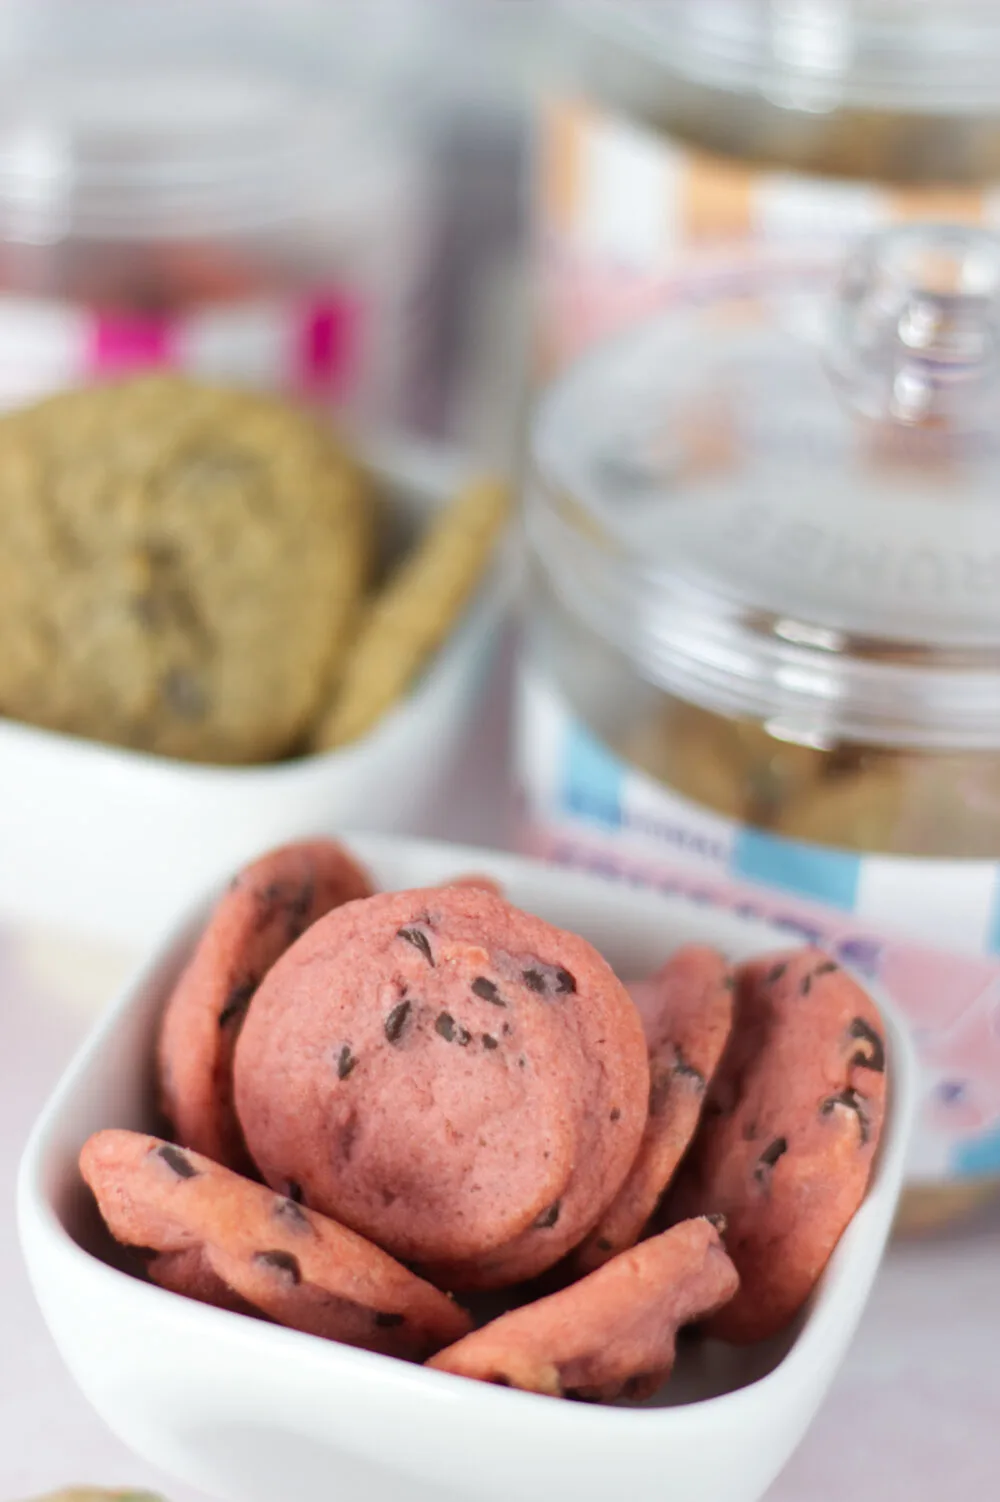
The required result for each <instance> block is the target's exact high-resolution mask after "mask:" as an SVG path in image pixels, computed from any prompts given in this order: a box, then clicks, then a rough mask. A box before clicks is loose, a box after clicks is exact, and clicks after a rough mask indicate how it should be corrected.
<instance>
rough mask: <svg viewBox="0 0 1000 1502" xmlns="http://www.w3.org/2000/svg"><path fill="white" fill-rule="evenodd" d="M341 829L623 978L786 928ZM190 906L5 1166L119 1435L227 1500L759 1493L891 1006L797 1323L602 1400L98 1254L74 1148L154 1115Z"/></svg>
mask: <svg viewBox="0 0 1000 1502" xmlns="http://www.w3.org/2000/svg"><path fill="white" fill-rule="evenodd" d="M351 845H352V848H353V849H355V850H356V851H357V852H358V853H359V854H360V855H361V857H362V858H363V859H365V860H367V861H368V863H369V864H370V866H371V867H372V869H373V871H374V873H375V875H376V877H377V879H378V880H379V882H380V883H381V884H382V885H383V886H384V887H396V888H406V887H411V886H424V885H433V884H435V883H439V882H440V881H442V880H444V879H446V878H448V877H451V876H455V875H457V874H459V873H461V872H463V871H464V872H468V871H470V870H476V871H485V872H489V873H491V874H493V875H495V876H496V877H497V878H498V879H499V880H500V881H502V882H503V883H504V886H505V888H506V890H507V892H508V895H509V896H510V897H511V899H512V900H513V901H514V902H516V903H518V904H519V905H520V906H523V907H525V908H527V909H529V910H532V911H534V912H537V913H538V914H540V915H541V916H543V917H545V918H547V919H549V920H550V921H552V922H555V923H557V924H559V925H561V926H564V927H567V928H572V929H576V930H577V931H579V932H581V933H582V934H584V935H585V936H586V937H587V938H589V939H590V940H591V941H592V942H593V943H595V944H596V945H597V947H598V948H599V949H601V950H602V952H603V953H604V954H605V955H606V956H607V958H608V959H609V960H610V962H611V963H612V964H613V965H614V966H615V967H616V969H618V971H619V973H621V974H622V975H623V976H624V977H625V978H626V979H629V978H635V977H637V976H641V975H643V974H647V973H649V972H650V971H651V970H652V969H653V968H654V967H655V966H656V965H658V964H659V963H661V962H662V960H663V959H664V958H665V956H666V955H667V954H668V953H669V952H670V950H671V949H673V948H674V947H675V946H676V945H678V944H680V943H682V942H684V941H687V940H700V941H704V942H708V943H713V944H715V945H717V946H719V947H720V948H721V949H723V950H724V951H725V952H727V953H728V954H729V955H730V956H731V957H732V958H734V959H739V958H745V957H747V956H748V955H751V954H754V953H759V952H761V951H762V950H767V949H773V948H775V947H777V946H778V945H779V944H780V943H781V940H780V938H779V937H778V936H776V935H775V934H774V933H773V932H772V931H770V930H768V929H766V928H763V927H760V926H758V925H755V924H750V923H748V922H746V921H745V920H742V919H739V918H735V917H733V916H732V915H730V914H727V913H722V912H716V911H712V910H709V909H706V908H703V907H700V906H696V905H694V904H691V903H689V902H687V901H686V900H678V899H674V898H671V899H667V898H663V897H660V896H658V895H656V894H654V893H644V892H636V891H632V890H630V889H627V888H623V887H618V886H613V885H610V884H607V883H605V882H603V881H601V880H598V879H596V878H594V877H590V876H582V875H575V874H567V873H566V872H563V871H561V870H558V869H554V868H549V867H545V866H541V865H537V864H534V863H530V862H527V861H520V860H517V859H514V858H511V857H505V856H498V855H490V854H486V853H484V852H481V851H469V850H464V849H461V848H457V847H448V846H443V845H428V844H421V843H416V842H412V843H410V842H405V841H399V840H386V839H379V838H369V837H366V838H363V839H356V840H352V841H351ZM206 910H207V909H206V903H205V902H201V903H199V904H198V907H197V909H196V910H195V912H194V913H193V914H192V915H191V916H190V917H189V918H188V920H187V921H186V922H185V923H184V925H183V926H182V928H181V929H180V930H179V932H178V933H177V934H176V935H175V936H174V937H173V938H172V939H171V940H170V941H169V942H167V943H166V944H165V945H164V946H163V947H162V948H161V950H160V951H159V952H158V953H157V954H156V955H155V956H154V957H153V959H152V960H151V961H150V963H149V964H147V965H146V966H145V967H144V968H143V970H142V971H141V972H140V973H139V974H138V975H137V977H136V978H135V979H134V980H133V981H132V982H131V984H130V985H128V986H127V987H126V989H125V991H124V993H123V995H122V996H121V997H120V998H119V1000H118V1001H117V1003H116V1004H115V1005H114V1007H113V1008H112V1009H111V1010H110V1011H109V1012H108V1014H107V1015H106V1017H105V1018H104V1020H103V1021H102V1023H101V1024H100V1025H99V1026H98V1027H97V1028H96V1029H95V1030H94V1032H93V1033H92V1035H91V1037H90V1039H89V1041H88V1042H87V1043H86V1044H85V1045H84V1047H83V1048H82V1050H81V1052H80V1054H79V1056H78V1058H77V1059H76V1061H75V1062H74V1063H73V1064H72V1065H71V1067H70V1069H69V1071H68V1073H67V1074H66V1076H65V1077H64V1079H63V1081H62V1083H61V1084H60V1085H59V1087H58V1088H57V1090H56V1092H55V1094H54V1096H53V1097H52V1100H51V1101H50V1103H49V1104H48V1106H47V1107H46V1109H45V1111H44V1113H43V1115H42V1117H41V1119H40V1121H39V1122H38V1124H37V1126H36V1128H35V1130H34V1132H33V1134H32V1137H31V1140H30V1142H29V1144H28V1147H27V1148H26V1150H25V1155H24V1158H23V1161H22V1165H21V1172H20V1180H19V1188H18V1207H19V1220H20V1232H21V1241H22V1246H23V1249H24V1254H25V1258H26V1260H27V1264H28V1269H29V1272H30V1275H31V1279H32V1283H33V1285H34V1289H35V1292H36V1295H37V1297H38V1300H39V1302H40V1304H41V1307H42V1310H43V1313H44V1315H45V1318H46V1320H47V1321H48V1324H49V1328H50V1329H51V1331H52V1334H53V1335H54V1337H55V1340H56V1342H57V1344H58V1346H59V1348H60V1351H61V1352H62V1355H63V1357H64V1359H65V1361H66V1363H67V1365H68V1366H69V1368H70V1370H71V1371H72V1373H73V1375H74V1376H75V1378H76V1380H77V1382H78V1383H79V1385H80V1386H81V1388H82V1389H83V1391H84V1392H85V1394H86V1395H87V1397H88V1398H89V1399H90V1401H91V1403H92V1404H93V1406H94V1407H95V1408H96V1409H97V1411H98V1412H99V1413H100V1414H101V1416H102V1417H103V1418H104V1419H105V1420H106V1422H107V1423H108V1424H109V1426H110V1427H111V1428H112V1429H113V1430H114V1431H115V1432H116V1433H117V1434H118V1435H119V1437H120V1438H121V1439H122V1440H123V1441H124V1442H125V1443H126V1444H127V1445H129V1446H131V1448H132V1449H134V1450H135V1451H137V1452H138V1453H139V1454H140V1455H142V1456H144V1457H145V1458H146V1459H148V1460H149V1461H151V1462H153V1463H154V1464H156V1465H158V1466H160V1467H162V1468H163V1469H164V1470H166V1471H169V1472H172V1473H174V1474H176V1475H177V1476H179V1477H181V1478H183V1479H184V1480H186V1481H187V1482H189V1483H190V1484H192V1485H194V1486H198V1487H201V1488H202V1489H203V1490H205V1491H207V1492H209V1493H211V1494H215V1495H218V1496H219V1497H223V1498H229V1499H232V1502H293V1499H295V1502H298V1499H303V1502H327V1499H331V1502H332V1499H334V1498H336V1499H338V1502H362V1499H363V1502H459V1499H475V1502H514V1499H516V1502H557V1499H561V1498H564V1497H572V1498H573V1502H607V1499H608V1498H610V1497H615V1496H622V1497H627V1498H629V1502H654V1499H655V1502H662V1499H663V1498H675V1499H676V1502H756V1499H758V1498H759V1497H761V1495H762V1494H763V1493H764V1492H765V1491H766V1489H767V1487H768V1486H769V1485H770V1483H771V1481H772V1480H773V1478H774V1477H775V1476H776V1475H777V1473H778V1472H779V1471H780V1470H781V1468H782V1466H783V1465H784V1464H785V1462H786V1461H787V1460H788V1458H789V1456H790V1455H791V1453H792V1451H793V1450H794V1449H795V1447H796V1445H797V1444H798V1443H799V1440H800V1439H801V1438H802V1435H803V1434H804V1432H805V1430H806V1428H807V1426H808V1424H809V1423H810V1421H811V1419H812V1417H813V1415H814V1414H815V1412H816V1409H817V1408H818V1407H819V1404H820V1403H821V1401H822V1399H823V1396H824V1394H825V1393H826V1390H827V1388H828V1386H829V1385H830V1382H831V1381H832V1379H833V1376H834V1374H835V1373H836V1371H837V1368H838V1366H839V1365H840V1362H841V1360H842V1358H843V1356H844V1353H845V1351H846V1348H847V1346H848V1344H849V1342H850V1340H851V1337H852V1335H853V1333H854V1330H855V1327H856V1325H857V1322H858V1320H859V1319H860V1317H861V1315H862V1312H863V1310H864V1306H865V1303H866V1301H867V1299H868V1295H869V1293H870V1291H871V1287H872V1283H873V1281H874V1278H875V1274H876V1271H877V1269H878V1265H879V1261H880V1259H881V1257H882V1253H883V1250H884V1247H885V1243H886V1239H887V1236H888V1233H889V1229H890V1225H891V1222H892V1218H893V1214H894V1210H895V1206H896V1201H897V1197H898V1194H899V1189H900V1183H901V1179H902V1172H903V1160H904V1153H905V1147H906V1139H907V1136H908V1133H909V1127H910V1122H911V1117H912V1113H913V1101H914V1078H915V1071H914V1064H913V1059H912V1055H911V1052H910V1046H909V1043H908V1041H907V1038H906V1035H905V1032H904V1031H903V1030H902V1029H901V1027H900V1025H899V1023H898V1021H897V1019H896V1018H895V1016H894V1014H893V1012H892V1011H891V1009H889V1008H888V1007H884V1015H885V1020H886V1027H887V1035H888V1036H887V1045H888V1058H889V1067H890V1092H889V1105H888V1113H887V1118H886V1126H885V1132H884V1135H883V1140H882V1143H881V1147H880V1150H879V1154H878V1158H877V1161H876V1165H875V1171H874V1176H873V1180H872V1184H871V1187H870V1189H869V1192H868V1195H867V1198H866V1200H865V1203H864V1204H863V1206H862V1207H861V1209H860V1210H859V1212H858V1214H857V1215H856V1216H855V1218H854V1221H853V1222H852V1224H851V1226H850V1227H849V1229H848V1230H847V1232H846V1233H845V1235H844V1236H843V1238H842V1240H841V1242H840V1245H839V1246H838V1248H837V1250H836V1252H835V1254H834V1256H833V1259H832V1261H831V1263H830V1265H829V1267H828V1269H827V1271H826V1274H825V1275H824V1277H823V1280H822V1283H821V1285H820V1288H819V1289H818V1291H817V1293H816V1295H815V1296H814V1298H813V1300H812V1302H811V1304H810V1306H809V1308H808V1310H807V1312H806V1313H805V1314H804V1316H803V1317H802V1318H801V1319H800V1320H799V1322H798V1324H797V1326H796V1328H795V1329H794V1330H793V1331H792V1332H791V1333H790V1334H789V1335H788V1336H786V1337H783V1338H781V1339H780V1340H777V1341H774V1342H771V1343H769V1344H768V1345H766V1346H760V1347H756V1348H753V1349H750V1350H746V1351H737V1350H733V1349H729V1348H727V1347H724V1346H721V1345H718V1344H713V1343H704V1344H703V1343H697V1342H690V1341H683V1340H682V1343H681V1351H680V1356H679V1360H678V1365H677V1370H676V1371H675V1374H674V1377H673V1379H672V1380H671V1382H670V1383H669V1384H668V1385H667V1386H666V1388H665V1389H664V1390H663V1392H662V1393H661V1394H660V1395H658V1396H657V1397H656V1398H654V1399H653V1400H652V1401H651V1402H650V1403H648V1404H644V1405H641V1406H636V1407H627V1406H620V1407H608V1408H595V1407H592V1406H585V1405H581V1404H576V1403H571V1402H559V1401H557V1400H554V1399H551V1398H544V1397H536V1396H534V1395H532V1394H526V1393H519V1392H513V1391H510V1390H506V1389H502V1388H496V1387H491V1386H485V1385H482V1384H479V1383H476V1382H471V1381H467V1380H465V1379H463V1378H460V1377H453V1376H449V1375H446V1374H443V1373H438V1372H432V1371H428V1370H425V1369H423V1368H420V1367H414V1366H409V1365H407V1364H405V1363H403V1362H400V1361H395V1360H393V1359H391V1358H388V1357H384V1356H377V1355H372V1354H370V1353H368V1352H365V1351H357V1350H353V1349H351V1348H349V1347H346V1346H341V1345H337V1344H334V1343H330V1342H325V1341H322V1340H319V1339H317V1338H314V1337H312V1336H309V1335H302V1334H299V1333H298V1332H296V1331H293V1330H285V1329H280V1328H278V1327H276V1326H273V1325H268V1324H264V1323H262V1322H258V1321H256V1320H251V1319H247V1318H245V1317H244V1316H241V1315H237V1314H230V1313H227V1312H225V1311H222V1310H218V1309H212V1308H208V1307H206V1306H204V1305H202V1304H197V1303H194V1302H192V1301H190V1300H187V1299H184V1298H181V1297H179V1296H177V1295H175V1294H172V1293H168V1292H165V1291H164V1290H162V1289H159V1288H156V1287H154V1286H152V1285H151V1284H148V1283H145V1282H142V1281H140V1280H139V1279H138V1278H136V1277H133V1276H130V1275H129V1274H127V1273H125V1272H123V1271H121V1270H119V1267H118V1266H116V1265H115V1262H116V1257H115V1252H114V1249H113V1247H112V1246H111V1244H110V1243H109V1241H108V1238H107V1237H106V1235H105V1234H104V1233H103V1229H102V1227H101V1226H100V1224H99V1221H98V1217H97V1214H96V1211H95V1209H94V1207H93V1205H92V1203H91V1202H90V1200H89V1195H88V1193H87V1191H86V1190H85V1189H84V1186H83V1184H82V1182H81V1179H80V1176H79V1173H78V1170H77V1154H78V1152H79V1149H80V1147H81V1145H82V1144H83V1142H84V1141H85V1140H86V1138H87V1137H88V1136H89V1135H90V1133H91V1132H93V1131H96V1130H98V1129H99V1128H102V1127H132V1128H140V1129H146V1128H147V1127H148V1125H149V1122H150V1119H151V1111H150V1106H151V1080H150V1057H151V1041H152V1038H153V1033H154V1029H155V1026H156V1020H157V1016H158V1014H159V1010H160V1007H161V1004H162V1001H163V999H164V996H165V993H166V991H167V989H168V987H169V986H170V984H171V981H172V979H173V978H174V977H175V976H176V974H177V972H178V970H179V967H180V966H181V965H182V963H183V961H184V958H185V956H186V954H187V952H188V951H189V949H190V945H191V941H192V938H193V936H194V935H195V934H196V933H197V932H198V929H199V927H200V924H201V923H202V922H203V920H204V915H205V912H206ZM880 1001H881V998H880ZM883 1005H884V1004H883Z"/></svg>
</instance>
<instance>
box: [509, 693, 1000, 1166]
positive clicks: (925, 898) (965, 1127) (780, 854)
mask: <svg viewBox="0 0 1000 1502" xmlns="http://www.w3.org/2000/svg"><path fill="white" fill-rule="evenodd" d="M516 744H517V769H518V779H519V784H520V790H521V794H522V797H523V801H524V807H525V815H526V824H525V840H524V843H525V844H526V846H527V848H528V849H529V850H530V852H531V853H533V854H535V855H538V856H540V857H542V858H543V859H546V860H552V861H556V862H558V863H559V864H562V865H567V866H573V867H577V868H581V869H585V870H591V871H596V872H598V873H600V874H601V875H603V876H605V877H609V878H611V879H613V880H618V881H625V882H631V883H635V884H637V885H641V886H649V887H653V888H657V889H659V890H661V891H664V892H671V893H679V894H683V895H685V896H687V897H689V898H692V899H693V900H695V901H697V902H701V903H705V904H707V905H712V904H714V905H717V906H719V907H724V908H726V909H728V910H730V911H732V912H735V913H739V914H741V915H743V916H745V917H747V918H754V919H759V920H762V921H765V922H768V923H770V924H772V925H773V926H774V927H775V928H776V929H778V930H779V931H780V933H781V934H783V935H784V936H786V939H787V942H789V943H796V944H797V943H802V944H805V943H809V944H818V945H821V946H822V947H823V948H825V949H828V950H830V951H831V952H832V953H833V954H834V955H835V956H836V957H837V958H839V959H841V960H842V961H843V962H844V963H845V964H847V965H850V966H851V967H852V968H853V969H854V970H855V971H857V972H858V973H859V974H860V975H862V976H867V977H869V978H870V979H872V980H874V981H877V982H878V983H879V984H880V985H881V986H882V987H883V988H884V990H885V991H886V993H887V994H888V995H889V996H891V997H892V999H893V1000H894V1001H895V1002H896V1004H897V1005H898V1006H899V1008H900V1010H901V1011H902V1012H903V1013H904V1014H905V1015H906V1017H907V1018H908V1020H909V1022H910V1025H911V1028H912V1030H913V1033H914V1037H915V1039H916V1043H917V1048H918V1051H919V1053H920V1057H921V1062H922V1064H923V1068H924V1075H925V1079H924V1091H923V1104H922V1109H921V1112H920V1119H919V1122H918V1126H917V1129H916V1132H915V1135H914V1140H913V1144H912V1148H911V1155H910V1161H909V1174H910V1178H911V1180H912V1181H916V1182H924V1183H935V1182H937V1183H940V1182H941V1181H944V1180H955V1179H963V1178H975V1177H979V1176H985V1175H990V1174H994V1173H998V1172H1000V863H997V862H994V861H983V860H964V861H963V860H929V859H926V860H925V859H915V858H907V857H899V856H882V855H861V854H857V853H856V852H854V851H847V850H836V849H833V848H831V847H827V846H822V845H811V844H807V843H805V842H801V841H797V840H789V839H784V838H780V837H777V836H774V835H771V834H767V833H765V832H764V831H761V830H757V829H753V828H749V827H747V826H744V825H741V824H739V823H737V822H736V821H734V820H732V819H729V818H726V817H725V816H723V815H720V814H716V813H714V812H712V811H711V810H709V809H706V808H704V807H701V806H700V805H698V804H696V803H693V802H691V801H690V800H689V799H687V798H684V797H681V796H680V795H679V794H677V793H674V792H672V791H671V790H670V789H669V788H667V787H665V786H664V785H663V784H661V783H659V782H657V781H656V780H655V779H654V778H652V777H650V776H648V775H647V774H645V773H644V772H641V771H639V770H637V769H636V768H634V767H632V766H630V765H628V764H627V763H626V762H624V761H623V760H622V759H621V758H620V757H619V756H618V755H617V754H616V753H615V752H613V751H612V750H611V749H610V748H609V747H607V746H606V745H604V744H603V743H602V742H601V741H600V740H599V739H598V738H597V737H596V736H595V735H594V734H593V733H592V732H591V731H590V730H589V729H588V727H587V726H586V725H584V724H583V723H582V721H581V720H580V719H579V718H578V717H577V716H576V715H575V714H574V713H573V711H572V709H571V708H570V707H569V706H568V705H567V704H566V702H565V701H564V699H563V698H562V696H561V695H560V694H559V692H558V691H557V690H556V689H555V688H554V687H553V686H552V685H551V683H550V682H549V681H548V680H547V679H546V678H545V677H543V676H542V675H541V674H540V673H538V671H537V670H536V669H533V668H531V667H524V668H522V671H521V679H520V685H519V705H518V723H517V742H516ZM777 942H781V941H780V939H779V940H778V941H777ZM630 978H631V977H630Z"/></svg>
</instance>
